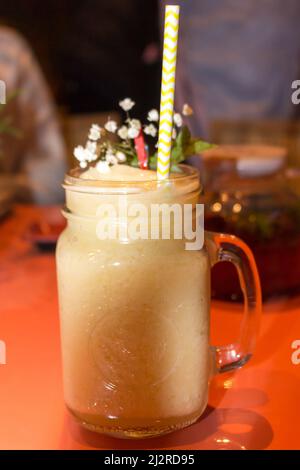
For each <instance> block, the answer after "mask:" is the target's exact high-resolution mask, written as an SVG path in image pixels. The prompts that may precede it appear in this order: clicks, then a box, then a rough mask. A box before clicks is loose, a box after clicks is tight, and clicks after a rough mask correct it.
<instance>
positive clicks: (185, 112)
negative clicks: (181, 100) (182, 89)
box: [182, 104, 194, 116]
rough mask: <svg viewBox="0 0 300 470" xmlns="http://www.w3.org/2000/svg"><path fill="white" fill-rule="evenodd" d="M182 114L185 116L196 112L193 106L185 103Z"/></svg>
mask: <svg viewBox="0 0 300 470" xmlns="http://www.w3.org/2000/svg"><path fill="white" fill-rule="evenodd" d="M182 114H183V115H184V116H191V115H192V114H194V111H193V108H191V107H190V106H189V105H188V104H184V105H183V108H182Z"/></svg>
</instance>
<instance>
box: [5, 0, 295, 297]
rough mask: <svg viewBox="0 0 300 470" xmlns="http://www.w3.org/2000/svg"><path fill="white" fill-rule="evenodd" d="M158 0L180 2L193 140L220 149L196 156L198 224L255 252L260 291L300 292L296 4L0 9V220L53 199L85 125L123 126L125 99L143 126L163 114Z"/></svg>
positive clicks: (15, 0)
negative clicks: (109, 122) (200, 188)
mask: <svg viewBox="0 0 300 470" xmlns="http://www.w3.org/2000/svg"><path fill="white" fill-rule="evenodd" d="M166 3H176V4H180V5H181V19H180V23H181V24H180V39H179V51H178V54H179V56H178V70H177V82H176V107H177V109H181V108H182V106H183V104H184V103H189V104H190V105H192V106H193V109H194V115H193V116H192V118H191V121H190V127H191V130H192V132H193V134H194V135H197V136H202V137H204V138H206V139H209V140H210V141H212V142H214V143H218V144H219V147H218V150H217V151H212V152H208V153H207V154H206V155H197V156H195V157H194V158H193V160H192V163H193V164H196V165H197V166H198V167H199V168H200V169H201V172H202V180H203V183H204V197H205V202H206V207H207V214H206V218H207V222H206V227H207V228H210V229H213V230H222V231H227V232H230V233H235V234H237V235H240V236H242V238H244V239H245V240H246V241H247V242H248V243H249V244H250V246H251V247H252V249H253V250H254V252H255V255H256V258H257V260H258V264H259V269H260V272H261V276H262V278H263V284H264V292H265V295H266V297H268V296H269V295H273V294H274V293H294V292H298V290H299V285H300V238H299V237H300V204H299V195H300V170H299V166H300V120H299V119H300V105H296V104H293V102H292V93H293V92H294V91H295V90H294V89H292V83H293V81H294V80H297V79H298V78H300V29H299V26H298V18H299V17H300V2H299V1H298V0H286V1H285V2H283V1H282V0H251V2H241V1H239V0H197V1H195V0H184V1H176V2H172V1H169V2H165V1H159V0H147V1H144V2H141V1H138V0H109V1H102V0H86V1H85V2H73V1H71V0H60V2H53V1H50V0H44V1H43V2H42V3H41V2H39V1H38V0H27V1H26V2H24V1H21V0H11V1H10V2H2V4H1V6H0V80H3V81H4V82H5V84H6V87H7V104H6V105H5V106H1V109H0V213H2V214H6V213H7V211H8V208H10V207H11V204H12V202H16V201H17V202H22V203H34V204H38V205H47V206H48V205H50V204H51V205H53V204H61V203H62V202H63V192H62V190H61V186H60V184H61V181H62V180H63V175H64V173H65V171H66V169H67V168H68V167H69V166H70V165H71V164H72V150H73V148H74V146H75V145H77V144H81V143H83V142H85V136H86V134H87V130H88V128H89V127H90V124H91V123H94V122H96V123H99V124H100V125H101V124H103V123H104V122H105V121H106V119H107V116H108V115H109V116H111V117H112V116H113V117H114V118H115V119H116V120H118V118H119V116H118V111H117V109H118V106H117V104H118V101H119V100H120V99H122V98H125V97H130V98H132V99H133V100H134V101H135V102H136V107H135V114H136V116H135V117H137V118H144V117H145V116H146V114H147V112H148V111H149V109H151V108H159V99H160V77H161V53H162V44H161V37H162V23H163V21H162V20H163V10H164V6H165V4H166ZM283 249H284V254H283ZM283 260H285V262H284V263H283ZM284 266H285V267H284ZM298 266H299V268H298ZM220 269H221V268H220ZM224 276H225V277H224ZM230 276H231V277H230ZM234 276H235V274H233V273H231V274H230V273H229V272H224V269H223V271H222V272H221V271H220V273H219V277H220V279H219V281H218V282H216V285H215V286H214V289H215V293H216V295H219V296H223V297H225V298H228V297H230V298H232V299H238V298H239V297H240V292H239V291H238V288H237V282H236V280H235V281H234ZM216 277H217V276H216ZM224 279H226V280H227V281H228V279H232V282H227V281H226V282H225V283H224ZM218 283H219V284H218ZM218 286H219V287H218Z"/></svg>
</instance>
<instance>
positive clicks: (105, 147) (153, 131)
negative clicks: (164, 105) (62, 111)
mask: <svg viewBox="0 0 300 470" xmlns="http://www.w3.org/2000/svg"><path fill="white" fill-rule="evenodd" d="M119 105H120V107H121V108H122V109H123V110H124V111H125V112H126V113H127V119H126V121H125V124H122V125H121V127H120V128H118V124H117V122H116V121H114V120H113V119H110V118H109V119H108V120H107V122H106V123H105V125H104V128H101V127H100V126H98V125H97V124H93V125H92V126H91V128H90V131H89V134H88V140H87V143H86V145H85V147H83V146H82V145H79V146H78V147H76V148H75V149H74V156H75V158H76V159H77V160H78V161H79V165H80V167H81V168H87V166H88V164H89V163H92V162H95V161H97V160H99V159H100V161H98V163H97V165H96V168H97V169H98V170H99V171H101V172H102V173H105V172H107V171H109V166H110V165H116V164H118V163H124V162H126V160H127V157H126V154H125V153H124V152H122V151H120V150H117V149H116V148H115V147H114V144H113V143H108V142H107V141H104V143H100V142H99V141H100V140H101V138H102V136H103V135H105V134H106V133H107V132H109V133H112V134H117V135H118V136H119V137H120V139H122V140H123V141H125V143H124V144H123V145H126V144H128V145H129V146H130V145H132V144H131V143H130V140H131V139H136V138H137V137H138V136H139V135H140V133H141V132H142V129H143V131H144V133H145V134H146V135H149V136H151V137H153V138H154V137H156V136H157V133H158V128H157V126H158V122H159V112H158V110H157V109H151V110H150V111H149V112H148V116H147V120H148V122H149V123H148V124H147V125H145V126H144V127H143V126H142V124H141V121H139V120H138V119H132V118H131V117H130V116H129V111H130V110H131V109H132V108H133V107H134V106H135V102H134V101H132V99H131V98H124V99H123V100H121V101H120V102H119ZM182 114H183V115H184V116H190V115H191V114H193V110H192V108H191V107H190V106H189V105H188V104H185V105H184V106H183V109H182ZM173 119H174V129H173V134H172V138H173V139H176V137H177V130H176V127H177V128H180V127H182V124H183V119H182V115H181V114H180V113H178V112H175V113H174V118H173ZM155 123H156V124H155Z"/></svg>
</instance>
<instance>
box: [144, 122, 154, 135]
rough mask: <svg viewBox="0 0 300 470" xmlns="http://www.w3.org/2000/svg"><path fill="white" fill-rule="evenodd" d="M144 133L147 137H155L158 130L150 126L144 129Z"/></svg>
mask: <svg viewBox="0 0 300 470" xmlns="http://www.w3.org/2000/svg"><path fill="white" fill-rule="evenodd" d="M144 132H145V134H147V135H151V136H152V137H155V136H156V134H157V129H156V127H155V126H154V125H153V124H149V126H145V127H144Z"/></svg>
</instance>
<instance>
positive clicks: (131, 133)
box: [128, 127, 140, 139]
mask: <svg viewBox="0 0 300 470" xmlns="http://www.w3.org/2000/svg"><path fill="white" fill-rule="evenodd" d="M139 133H140V131H139V130H138V129H136V128H135V127H129V129H128V137H129V138H130V139H135V138H136V137H137V136H138V135H139Z"/></svg>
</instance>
